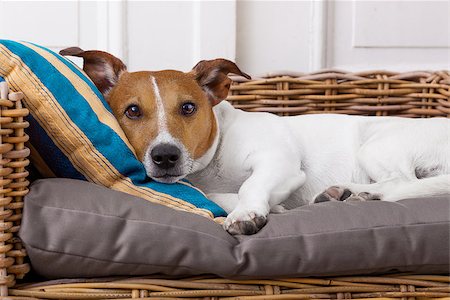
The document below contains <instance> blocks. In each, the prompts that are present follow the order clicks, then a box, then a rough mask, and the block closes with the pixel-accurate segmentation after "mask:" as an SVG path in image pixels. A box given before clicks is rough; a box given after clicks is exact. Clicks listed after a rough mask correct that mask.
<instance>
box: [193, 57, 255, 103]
mask: <svg viewBox="0 0 450 300" xmlns="http://www.w3.org/2000/svg"><path fill="white" fill-rule="evenodd" d="M191 73H192V74H194V76H195V79H196V80H197V82H198V84H199V85H200V87H201V88H202V89H203V90H204V91H205V93H206V94H207V95H208V98H209V100H210V101H211V103H212V105H213V106H214V105H216V104H218V103H220V101H222V100H224V99H225V98H226V97H227V96H228V91H229V89H230V84H231V79H230V78H228V76H227V75H228V74H229V73H233V74H236V75H241V76H244V77H245V78H247V79H251V77H250V76H249V75H247V74H245V73H244V72H242V71H241V70H239V68H238V66H236V64H235V63H234V62H232V61H229V60H226V59H223V58H218V59H214V60H202V61H201V62H199V63H198V64H196V65H195V67H194V68H193V69H192V71H191Z"/></svg>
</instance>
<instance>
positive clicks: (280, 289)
mask: <svg viewBox="0 0 450 300" xmlns="http://www.w3.org/2000/svg"><path fill="white" fill-rule="evenodd" d="M234 79H235V83H234V84H233V85H232V87H231V92H230V96H229V98H228V101H230V102H231V103H232V104H233V105H234V106H236V107H238V108H242V109H244V110H248V111H266V112H272V113H276V114H278V115H283V116H287V115H299V114H315V113H342V114H357V115H375V116H388V115H389V116H394V115H395V116H404V117H435V116H441V117H450V72H449V71H441V72H409V73H395V72H387V71H371V72H359V73H348V72H341V71H330V70H327V71H321V72H317V73H311V74H302V73H287V72H284V73H278V74H275V73H274V74H271V75H268V76H265V77H260V78H255V79H253V80H245V79H242V78H234ZM21 96H22V95H21V94H20V93H15V94H11V95H10V99H2V100H0V108H1V115H0V116H1V118H0V132H1V143H0V163H1V169H0V182H1V185H2V189H1V190H0V192H1V193H2V195H1V196H0V216H1V221H0V225H1V226H0V227H1V229H0V230H1V232H0V237H1V239H0V296H3V299H7V298H9V299H27V300H29V299H37V298H39V299H117V298H120V299H127V298H133V299H136V298H151V299H186V298H189V299H211V300H212V299H403V300H416V299H417V300H419V299H447V300H450V278H449V276H446V275H442V276H436V275H434V276H432V275H410V276H406V275H405V276H402V275H400V274H396V275H386V276H372V277H337V278H292V279H271V280H245V281H238V280H227V279H220V278H217V277H195V278H187V279H178V280H173V279H172V280H169V279H161V278H158V279H157V278H155V277H152V278H142V277H141V278H126V279H123V278H122V279H96V280H81V281H80V280H78V281H77V280H71V281H67V280H65V281H56V282H55V281H52V282H40V283H20V282H19V284H16V279H20V278H22V277H23V276H24V275H25V274H26V273H27V272H28V271H29V266H28V264H26V263H24V258H25V256H26V253H25V251H24V249H22V246H21V244H20V241H19V240H18V238H17V235H16V233H17V232H18V229H19V226H20V220H21V215H22V214H21V208H22V207H23V201H22V198H23V195H25V194H26V193H27V186H28V181H27V180H26V176H27V172H26V171H25V170H24V167H25V166H26V165H27V164H28V160H27V159H26V157H27V156H28V153H29V151H28V149H27V148H25V146H24V142H25V141H26V140H27V136H26V135H25V134H24V128H26V127H27V126H28V124H27V123H26V122H24V121H23V117H24V116H25V115H26V114H27V113H28V112H27V110H26V109H23V108H22V107H21V102H20V101H19V100H20V98H21ZM449 272H450V271H449ZM25 279H26V278H25ZM8 294H9V297H5V296H6V295H8Z"/></svg>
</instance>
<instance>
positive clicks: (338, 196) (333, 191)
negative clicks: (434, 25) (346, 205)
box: [314, 186, 381, 203]
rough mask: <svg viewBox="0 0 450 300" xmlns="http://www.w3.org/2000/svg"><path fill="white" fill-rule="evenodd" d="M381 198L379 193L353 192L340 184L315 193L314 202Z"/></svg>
mask: <svg viewBox="0 0 450 300" xmlns="http://www.w3.org/2000/svg"><path fill="white" fill-rule="evenodd" d="M371 200H381V195H380V194H372V193H367V192H361V193H354V192H352V191H351V190H350V189H348V188H346V187H341V186H332V187H329V188H327V189H326V190H325V191H323V192H322V193H320V194H319V195H317V196H316V197H315V199H314V203H320V202H326V201H345V202H347V201H371Z"/></svg>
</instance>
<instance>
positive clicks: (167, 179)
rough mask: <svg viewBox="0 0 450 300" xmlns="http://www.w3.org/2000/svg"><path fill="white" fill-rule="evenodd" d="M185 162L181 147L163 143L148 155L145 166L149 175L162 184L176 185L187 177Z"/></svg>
mask: <svg viewBox="0 0 450 300" xmlns="http://www.w3.org/2000/svg"><path fill="white" fill-rule="evenodd" d="M184 161H185V159H183V154H182V151H181V150H180V148H179V147H177V146H176V145H174V144H170V143H161V144H158V145H156V146H154V147H153V148H152V149H151V150H150V151H149V152H148V153H147V155H146V159H145V160H144V166H145V169H146V171H147V175H148V176H149V177H151V178H152V179H154V180H156V181H159V182H162V183H174V182H176V181H178V180H180V179H182V178H183V177H185V175H186V174H185V166H184V164H185V163H184Z"/></svg>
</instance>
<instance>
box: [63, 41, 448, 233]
mask: <svg viewBox="0 0 450 300" xmlns="http://www.w3.org/2000/svg"><path fill="white" fill-rule="evenodd" d="M60 53H61V54H62V55H72V56H78V57H82V58H83V59H84V65H83V69H84V70H85V72H86V73H87V74H88V76H89V77H90V78H91V79H92V80H93V82H94V83H95V85H96V86H97V87H98V88H99V90H100V91H101V92H102V94H103V95H104V96H105V98H106V101H107V102H108V103H109V105H110V106H111V108H112V111H113V113H114V115H115V117H116V118H117V120H118V121H119V123H120V125H121V127H122V128H123V130H124V131H125V134H126V136H127V137H128V139H129V141H130V143H131V145H133V147H134V149H135V150H136V153H137V155H138V158H139V159H140V160H141V161H142V163H143V164H144V166H145V169H146V172H147V175H148V176H149V177H151V178H152V179H154V180H156V181H159V182H163V183H174V182H176V181H178V180H180V179H182V178H185V177H186V178H187V179H188V180H190V181H191V182H192V183H194V184H195V185H196V186H198V187H199V188H201V189H202V190H203V191H204V192H205V193H206V194H207V195H208V197H209V198H210V199H211V200H212V201H214V202H216V203H217V204H218V205H219V206H221V207H223V208H224V209H225V210H226V211H227V212H228V213H229V214H228V217H227V218H226V220H225V222H224V228H225V229H226V230H227V231H228V232H229V233H231V234H254V233H256V232H257V231H258V230H259V229H261V228H262V227H263V226H264V225H265V223H266V217H267V215H268V214H269V212H271V211H272V212H281V211H283V210H284V209H285V208H293V207H296V206H299V205H303V204H308V203H314V202H323V201H344V200H345V201H351V200H360V201H361V200H363V201H364V200H385V201H397V200H400V199H407V198H415V197H430V196H434V195H448V194H449V192H450V175H449V174H450V158H449V157H450V120H449V119H445V118H433V119H407V118H398V117H363V116H345V115H328V114H327V115H307V116H296V117H278V116H275V115H273V114H269V113H248V112H244V111H242V110H239V109H235V108H233V106H231V104H230V103H228V102H226V101H223V100H224V99H225V98H226V97H227V95H228V90H229V88H230V83H231V80H230V79H229V78H228V76H227V74H229V73H234V74H237V75H241V76H244V77H246V78H250V76H248V75H247V74H245V73H243V72H242V71H241V70H239V68H238V67H237V66H236V65H235V64H234V63H233V62H231V61H228V60H225V59H215V60H210V61H201V62H199V63H198V64H197V65H196V66H195V67H194V68H193V69H192V70H191V71H190V72H188V73H183V72H179V71H174V70H165V71H158V72H147V71H142V72H127V70H126V66H125V65H124V64H123V63H122V61H120V60H119V59H118V58H116V57H114V56H112V55H111V54H108V53H106V52H102V51H83V50H81V49H80V48H77V47H74V48H68V49H65V50H62V51H61V52H60Z"/></svg>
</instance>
